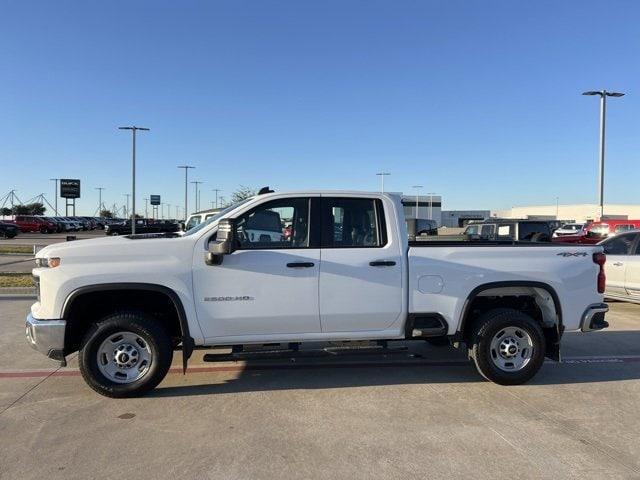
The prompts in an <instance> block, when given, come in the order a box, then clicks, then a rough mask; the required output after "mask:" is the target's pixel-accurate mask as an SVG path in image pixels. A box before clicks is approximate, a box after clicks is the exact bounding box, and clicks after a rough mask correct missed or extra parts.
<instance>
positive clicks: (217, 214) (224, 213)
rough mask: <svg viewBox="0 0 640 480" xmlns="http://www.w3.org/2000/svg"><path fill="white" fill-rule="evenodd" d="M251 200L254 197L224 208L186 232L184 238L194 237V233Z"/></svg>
mask: <svg viewBox="0 0 640 480" xmlns="http://www.w3.org/2000/svg"><path fill="white" fill-rule="evenodd" d="M249 200H253V197H250V198H245V199H244V200H241V201H239V202H238V203H234V204H233V205H229V206H228V207H226V208H223V209H222V210H220V211H219V212H218V213H216V214H215V215H214V216H213V217H210V218H208V219H207V220H206V221H204V222H202V223H199V224H198V225H196V226H195V227H193V228H190V229H189V230H187V231H186V232H184V236H187V235H193V234H194V233H197V232H199V231H200V230H202V229H203V228H205V227H206V226H207V225H210V224H211V223H213V222H217V221H218V219H220V218H222V217H224V216H225V215H226V214H227V213H229V212H230V211H231V210H234V209H236V208H237V207H239V206H240V205H244V204H245V203H247V202H248V201H249Z"/></svg>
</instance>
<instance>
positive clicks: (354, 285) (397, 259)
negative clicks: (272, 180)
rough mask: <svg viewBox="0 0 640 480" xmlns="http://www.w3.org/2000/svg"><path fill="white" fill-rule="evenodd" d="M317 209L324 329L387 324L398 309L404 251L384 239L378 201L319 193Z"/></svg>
mask: <svg viewBox="0 0 640 480" xmlns="http://www.w3.org/2000/svg"><path fill="white" fill-rule="evenodd" d="M320 210H321V214H320V217H321V233H320V246H321V257H322V260H321V262H320V288H319V291H320V322H321V324H322V331H323V332H327V333H329V332H356V331H367V330H368V331H374V330H384V329H386V328H389V327H390V326H391V325H392V324H393V323H394V322H395V321H396V320H397V319H398V317H399V316H400V314H401V313H402V255H403V250H402V248H401V247H400V245H399V241H398V240H395V241H391V240H390V238H388V235H387V225H386V223H385V216H384V210H383V204H382V201H381V200H380V199H375V198H361V197H327V196H323V197H322V198H321V201H320ZM389 237H391V235H389Z"/></svg>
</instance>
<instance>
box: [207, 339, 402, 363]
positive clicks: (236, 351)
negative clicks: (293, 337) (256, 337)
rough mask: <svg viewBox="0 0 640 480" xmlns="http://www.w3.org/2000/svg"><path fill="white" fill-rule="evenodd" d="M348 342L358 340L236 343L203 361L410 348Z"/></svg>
mask: <svg viewBox="0 0 640 480" xmlns="http://www.w3.org/2000/svg"><path fill="white" fill-rule="evenodd" d="M348 343H354V344H356V343H357V342H339V343H338V344H336V345H330V346H326V347H318V348H304V349H300V348H299V344H298V343H295V344H292V343H289V344H284V345H287V347H286V348H274V347H275V346H276V345H280V344H269V345H264V346H262V348H260V347H257V348H256V346H255V345H247V346H246V347H245V346H243V345H234V346H233V347H232V348H231V352H230V353H205V354H204V356H203V359H202V360H203V361H205V362H230V361H238V360H258V359H266V360H272V359H293V358H323V357H324V358H327V357H337V356H342V355H375V354H380V353H385V354H395V353H403V352H406V351H407V350H408V348H407V347H406V346H398V347H393V348H389V347H388V346H387V345H386V342H378V343H377V344H370V343H369V344H368V345H363V344H362V343H357V344H356V345H347V344H348Z"/></svg>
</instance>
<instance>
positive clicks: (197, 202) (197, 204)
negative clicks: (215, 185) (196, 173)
mask: <svg viewBox="0 0 640 480" xmlns="http://www.w3.org/2000/svg"><path fill="white" fill-rule="evenodd" d="M191 183H193V184H194V185H195V194H196V199H195V203H196V209H195V211H196V212H198V211H200V202H199V201H198V185H200V184H202V183H204V182H201V181H200V180H194V181H193V182H191Z"/></svg>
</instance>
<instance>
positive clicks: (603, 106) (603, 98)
mask: <svg viewBox="0 0 640 480" xmlns="http://www.w3.org/2000/svg"><path fill="white" fill-rule="evenodd" d="M583 95H600V164H599V167H598V202H599V203H600V218H601V219H602V217H603V215H604V131H605V117H606V113H607V97H622V96H624V93H619V92H607V91H606V90H600V91H590V92H584V93H583Z"/></svg>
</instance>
